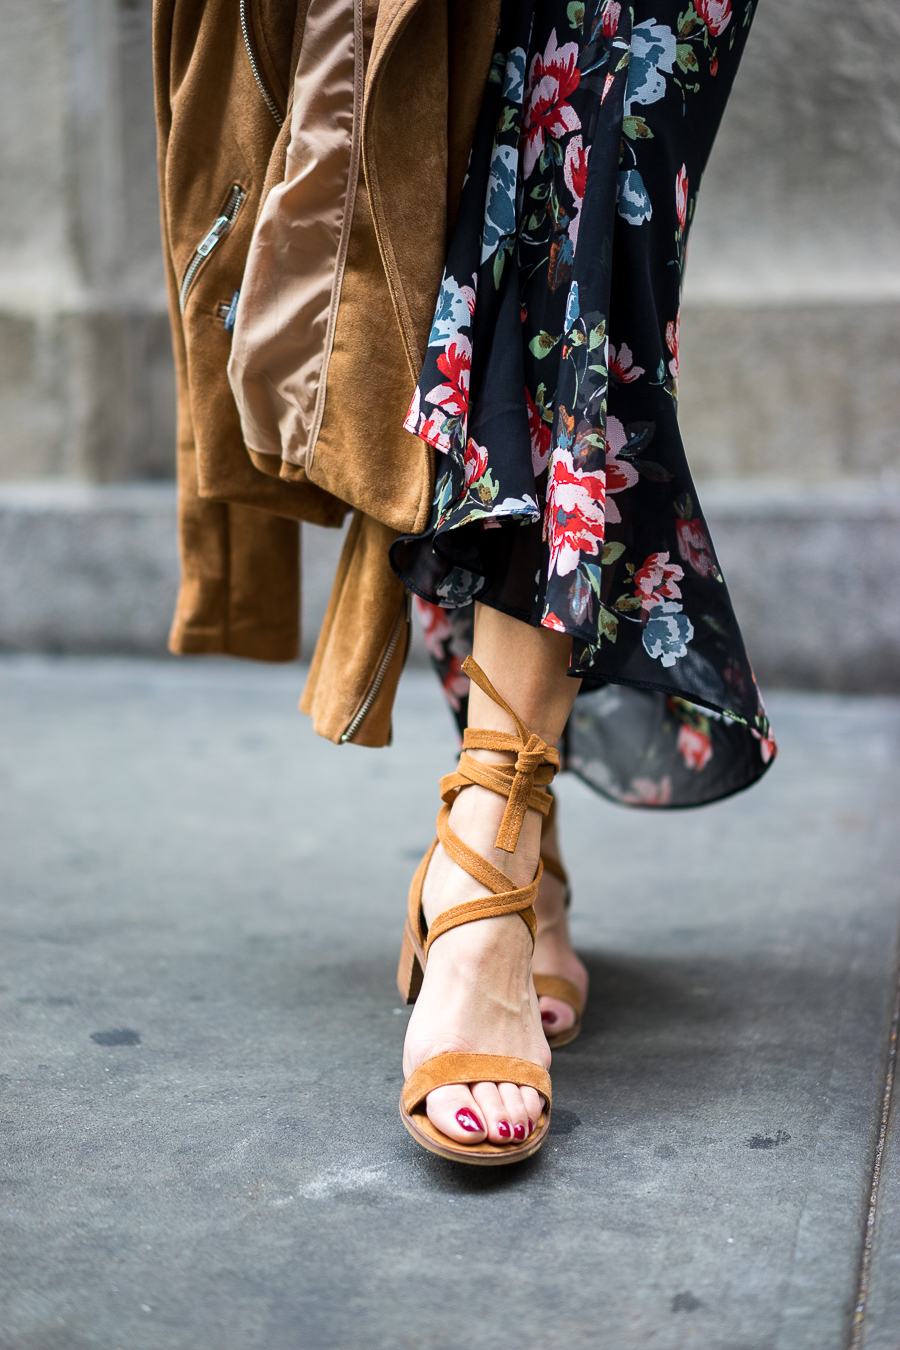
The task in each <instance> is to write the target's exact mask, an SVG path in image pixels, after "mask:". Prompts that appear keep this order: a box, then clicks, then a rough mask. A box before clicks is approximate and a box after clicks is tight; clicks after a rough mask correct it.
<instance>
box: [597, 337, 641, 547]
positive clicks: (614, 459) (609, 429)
mask: <svg viewBox="0 0 900 1350" xmlns="http://www.w3.org/2000/svg"><path fill="white" fill-rule="evenodd" d="M624 350H625V351H628V348H627V347H626V348H624ZM628 355H629V356H630V355H631V353H630V352H628ZM642 373H643V372H642ZM627 441H628V437H627V436H626V435H625V428H624V427H623V425H622V423H621V422H620V421H619V419H618V417H610V418H609V420H608V422H607V424H606V492H607V498H609V497H610V496H612V494H613V493H615V492H624V491H625V489H626V488H630V487H634V485H635V483H636V482H637V480H638V471H637V469H636V468H635V467H634V465H633V464H629V462H628V460H627V459H626V460H622V459H619V458H618V456H619V452H620V451H621V450H624V448H625V445H626V443H627ZM621 519H622V516H621V514H620V512H619V508H618V507H617V506H616V504H615V502H611V501H609V500H607V503H606V520H607V522H608V524H610V525H618V524H619V523H620V521H621Z"/></svg>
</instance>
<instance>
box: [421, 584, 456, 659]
mask: <svg viewBox="0 0 900 1350" xmlns="http://www.w3.org/2000/svg"><path fill="white" fill-rule="evenodd" d="M415 602H416V611H417V613H418V615H419V618H420V619H421V621H422V630H423V636H424V638H425V649H426V651H427V652H429V653H430V655H431V656H433V657H434V658H435V660H437V661H443V659H444V652H443V647H442V643H444V642H446V641H447V640H448V639H449V638H451V637H452V636H453V630H452V628H451V627H450V620H449V619H448V618H447V611H446V610H445V609H442V608H441V606H440V605H433V604H432V603H431V601H430V600H423V599H422V597H421V596H420V595H417V596H415Z"/></svg>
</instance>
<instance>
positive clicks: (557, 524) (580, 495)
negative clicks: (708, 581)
mask: <svg viewBox="0 0 900 1350" xmlns="http://www.w3.org/2000/svg"><path fill="white" fill-rule="evenodd" d="M605 504H606V487H605V483H604V474H603V472H602V471H601V472H597V473H585V472H579V471H578V470H576V468H575V465H574V463H573V460H572V454H571V451H569V450H561V449H558V448H557V450H556V451H555V452H554V454H553V456H552V458H551V460H550V475H549V478H548V481H547V508H546V511H545V513H544V538H545V539H549V541H550V569H549V570H550V572H551V573H552V572H554V571H555V572H556V574H557V575H558V576H561V577H564V576H567V575H568V573H569V572H574V571H575V568H576V567H577V566H578V563H579V560H580V558H581V555H582V553H587V554H595V553H598V552H599V551H600V549H601V547H602V545H603V537H604V522H605ZM666 556H667V557H668V555H666Z"/></svg>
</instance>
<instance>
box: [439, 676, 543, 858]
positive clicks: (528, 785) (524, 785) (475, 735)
mask: <svg viewBox="0 0 900 1350" xmlns="http://www.w3.org/2000/svg"><path fill="white" fill-rule="evenodd" d="M462 668H463V672H464V673H465V674H466V675H468V677H469V679H470V680H473V681H474V682H475V684H477V685H478V687H479V689H481V690H482V692H483V693H485V694H487V696H488V698H489V699H491V700H492V701H493V702H494V703H496V704H497V706H498V707H499V708H502V709H503V711H504V712H505V713H507V714H508V715H509V716H510V717H511V718H512V720H513V722H515V724H516V731H517V732H518V735H517V736H513V735H512V734H511V733H510V732H505V731H491V730H489V729H487V728H473V727H468V728H467V729H466V731H465V734H464V736H463V752H464V753H463V754H462V755H461V756H460V759H459V767H458V768H457V770H456V772H455V773H450V774H447V775H446V777H444V778H442V779H441V798H442V799H443V801H445V802H446V803H447V804H448V805H452V803H453V802H454V801H455V799H456V797H457V796H458V795H459V792H460V790H461V789H462V788H464V787H467V786H468V785H469V784H470V783H477V784H478V786H479V787H484V788H488V789H489V790H490V791H491V792H497V793H499V795H500V796H501V797H506V798H507V799H508V800H507V804H506V810H505V811H504V813H503V819H502V820H501V822H500V829H499V831H498V832H497V838H496V841H495V847H496V848H500V849H502V850H503V852H504V853H515V851H516V845H517V843H518V842H519V831H520V830H521V828H522V822H523V820H524V819H525V812H526V811H527V810H528V809H529V807H530V808H531V809H532V810H533V811H540V813H541V815H544V816H546V815H547V814H548V812H549V811H550V807H551V804H552V798H551V797H550V796H549V795H548V794H547V793H546V792H539V791H538V790H537V789H538V788H539V787H547V786H548V785H549V784H550V783H551V782H552V781H553V778H554V776H555V775H556V774H557V773H558V772H559V751H558V750H556V749H554V748H552V747H551V746H549V745H547V744H546V743H545V742H544V741H542V740H541V738H540V736H535V735H534V734H533V733H532V732H530V731H529V730H528V728H527V727H526V725H525V723H524V722H523V721H522V719H521V718H520V717H517V716H516V714H515V713H514V712H513V710H512V708H511V707H510V706H509V704H508V703H506V702H505V701H504V700H503V699H502V698H501V697H500V695H499V694H498V693H497V691H496V689H495V688H494V686H493V685H492V684H491V682H490V680H489V679H488V677H487V676H486V675H485V673H484V671H483V670H482V669H481V667H480V666H479V665H477V663H476V662H475V661H473V660H472V658H471V656H467V657H466V659H465V661H464V662H463V666H462ZM466 750H505V751H511V752H512V753H513V754H514V755H515V756H516V762H515V764H484V763H482V761H481V760H478V759H473V758H472V756H471V755H467V754H465V751H466Z"/></svg>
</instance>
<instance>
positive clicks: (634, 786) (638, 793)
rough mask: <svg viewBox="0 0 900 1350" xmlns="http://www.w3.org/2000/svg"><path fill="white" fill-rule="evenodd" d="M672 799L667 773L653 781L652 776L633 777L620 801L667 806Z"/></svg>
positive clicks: (670, 783) (636, 804) (632, 804)
mask: <svg viewBox="0 0 900 1350" xmlns="http://www.w3.org/2000/svg"><path fill="white" fill-rule="evenodd" d="M671 800H672V780H671V778H670V777H669V775H668V774H666V776H665V778H661V779H660V780H659V782H658V783H654V781H653V779H652V778H633V779H632V780H631V787H630V788H629V789H628V791H627V792H623V793H622V801H623V802H627V803H628V805H629V806H668V805H669V802H670V801H671Z"/></svg>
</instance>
